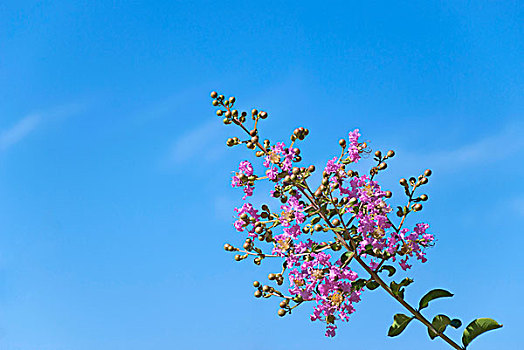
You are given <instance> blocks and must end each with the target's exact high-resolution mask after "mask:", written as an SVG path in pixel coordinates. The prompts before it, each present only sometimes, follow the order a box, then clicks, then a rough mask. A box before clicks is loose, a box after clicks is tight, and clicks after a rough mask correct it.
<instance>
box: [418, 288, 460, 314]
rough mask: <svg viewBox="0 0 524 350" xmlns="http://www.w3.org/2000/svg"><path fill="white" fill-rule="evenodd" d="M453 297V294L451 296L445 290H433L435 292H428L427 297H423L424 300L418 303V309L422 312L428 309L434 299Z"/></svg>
mask: <svg viewBox="0 0 524 350" xmlns="http://www.w3.org/2000/svg"><path fill="white" fill-rule="evenodd" d="M452 296H453V294H451V293H450V292H448V291H447V290H444V289H433V290H431V291H429V292H427V293H426V295H424V296H423V297H422V299H420V302H419V303H418V309H419V311H420V310H422V309H424V308H426V307H428V304H429V302H430V301H431V300H433V299H437V298H445V297H452Z"/></svg>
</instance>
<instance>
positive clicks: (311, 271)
mask: <svg viewBox="0 0 524 350" xmlns="http://www.w3.org/2000/svg"><path fill="white" fill-rule="evenodd" d="M211 97H212V99H213V105H214V106H216V107H218V109H217V111H216V114H217V115H218V116H220V117H223V122H224V124H226V125H229V124H236V125H238V126H239V127H240V128H241V129H242V130H243V131H244V132H245V133H246V134H247V135H248V136H247V139H245V140H241V139H240V138H238V137H233V138H229V139H228V140H227V142H226V144H227V145H228V146H230V147H232V146H237V145H245V146H246V147H247V148H248V149H251V150H254V151H255V156H256V157H258V158H263V164H262V165H263V169H265V170H264V174H263V175H262V176H258V175H256V174H255V169H254V167H253V165H252V164H251V163H250V162H249V161H247V160H244V161H242V162H240V165H239V169H238V172H235V174H234V176H233V178H232V181H231V185H232V186H233V187H241V188H242V189H243V191H244V197H243V199H244V200H245V199H246V198H247V197H250V196H252V195H253V191H254V189H255V182H256V181H259V180H265V181H268V182H270V183H271V185H272V187H273V190H271V191H270V196H271V197H272V198H274V199H279V200H280V202H281V206H280V210H281V212H277V211H272V210H271V209H270V208H269V206H268V205H266V204H264V205H262V206H261V211H260V212H259V210H257V209H255V208H254V207H253V205H252V204H251V203H247V202H246V203H244V204H243V205H242V206H241V207H240V208H235V211H236V213H237V216H238V218H237V220H236V221H235V222H234V227H235V229H236V230H237V231H239V232H245V233H247V236H248V237H247V238H246V239H245V241H244V243H243V246H242V247H243V249H240V248H236V247H234V246H232V245H230V244H225V245H224V249H225V250H226V251H236V252H239V253H243V254H236V255H235V260H237V261H241V260H244V259H246V258H248V257H249V256H253V257H254V260H253V262H254V263H255V264H257V265H260V264H261V262H262V261H263V259H265V258H266V257H273V258H281V259H282V260H283V264H282V271H281V272H279V273H271V274H269V275H268V279H269V280H270V281H275V282H276V284H277V285H278V286H282V285H283V284H284V281H285V280H286V279H287V286H288V292H289V293H290V294H291V295H290V296H289V295H284V294H283V293H282V292H281V291H279V290H278V287H272V286H269V285H262V284H261V283H260V282H258V281H255V282H254V283H253V286H254V287H255V288H256V290H255V297H257V298H260V297H264V298H270V297H277V298H281V299H282V300H281V301H280V303H279V306H280V309H279V310H278V312H277V313H278V315H279V316H285V315H286V314H290V313H291V312H292V310H294V309H295V308H296V307H298V306H299V305H303V304H304V303H305V302H312V303H314V304H315V306H314V307H313V313H312V314H311V320H312V321H322V322H325V323H326V336H330V337H332V336H334V335H335V331H336V329H337V325H336V323H337V322H340V321H348V320H349V315H350V314H351V313H353V312H354V311H355V308H354V304H355V303H358V302H359V301H360V296H361V293H362V292H364V291H365V290H366V289H367V290H374V289H376V288H379V287H380V288H382V289H384V290H385V291H386V292H387V293H388V294H389V295H391V297H393V299H395V300H396V301H397V302H399V304H400V305H402V306H403V307H404V308H405V309H406V310H407V311H408V312H409V314H410V315H411V316H408V315H404V314H396V315H395V316H394V322H393V324H392V325H391V327H390V328H389V331H388V335H389V336H391V337H394V336H397V335H399V334H400V333H402V331H403V330H404V329H405V328H406V327H407V325H408V324H409V323H410V322H411V321H412V320H413V319H417V320H419V321H420V322H421V323H422V324H424V325H425V326H426V328H427V330H428V335H429V337H430V338H431V339H434V338H436V337H439V338H441V339H442V340H444V341H445V342H446V343H447V344H449V345H450V346H451V347H452V348H454V349H465V348H466V347H467V346H468V345H469V343H470V342H471V341H472V340H473V339H474V338H476V337H477V336H478V335H480V334H482V333H484V332H486V331H489V330H492V329H496V328H500V327H502V325H500V324H498V323H497V322H496V321H494V320H492V319H489V318H480V319H476V320H474V321H473V322H471V323H470V324H469V325H468V326H467V327H466V329H465V330H464V332H463V335H462V346H460V345H458V344H457V343H456V342H454V341H453V340H452V339H450V338H449V337H448V336H447V335H445V334H444V331H445V330H446V328H447V326H451V327H453V328H459V327H461V325H462V322H461V321H460V320H458V319H451V318H449V317H448V316H446V315H442V314H440V315H436V316H435V317H434V318H433V321H432V322H430V321H429V320H428V319H426V318H425V317H424V316H423V315H422V313H421V310H422V309H424V308H426V307H427V306H428V303H429V302H430V301H432V300H434V299H437V298H443V297H451V296H453V294H451V293H450V292H448V291H446V290H443V289H434V290H431V291H430V292H428V293H427V294H426V295H424V296H423V297H422V298H421V299H420V301H419V307H418V308H414V307H413V306H411V305H410V304H409V303H407V302H406V301H405V300H404V292H405V288H406V287H407V286H409V285H410V284H411V283H413V280H412V279H410V278H404V279H403V280H402V281H400V282H395V281H393V280H392V281H391V282H390V283H389V285H388V284H387V283H386V282H385V281H384V279H382V278H381V277H380V276H379V273H380V272H382V271H387V272H388V277H392V276H393V275H394V274H395V272H396V268H395V267H394V266H392V265H386V264H385V263H386V262H391V263H398V265H399V267H400V268H401V269H403V270H404V271H406V270H408V269H410V268H411V266H412V265H410V264H408V261H409V260H410V258H413V257H415V258H416V259H418V260H420V261H421V262H422V263H424V262H426V261H427V259H426V256H425V255H426V252H425V250H426V248H428V247H431V246H432V245H433V244H434V236H433V235H432V234H429V233H427V232H426V231H427V229H428V228H429V225H428V224H426V223H417V224H416V225H415V226H414V228H413V229H412V230H410V229H409V228H405V227H403V226H404V224H405V222H406V218H407V216H408V214H409V213H411V212H419V211H421V210H422V204H421V203H419V202H421V201H427V199H428V196H427V195H426V194H422V195H420V196H418V197H415V190H416V189H417V188H419V187H421V186H423V185H425V184H427V183H428V178H429V177H430V176H431V170H429V169H428V170H426V171H425V172H424V173H423V174H421V175H419V176H418V178H415V177H411V178H410V179H409V180H406V179H401V180H400V185H401V186H402V187H403V188H404V192H405V194H406V196H407V204H406V205H405V206H403V207H402V206H398V207H397V208H398V210H397V212H396V214H397V216H398V217H399V218H401V219H400V223H399V224H398V226H395V224H394V223H393V221H392V220H391V218H390V216H389V214H390V213H391V212H392V208H391V207H390V206H389V204H388V203H387V202H386V200H387V199H389V198H391V197H392V192H391V191H383V190H382V189H381V187H380V185H379V184H378V182H376V181H375V180H374V178H375V176H376V175H377V174H378V173H379V172H380V171H383V170H385V169H386V168H387V161H388V160H389V159H390V158H393V157H394V156H395V152H393V151H392V150H390V151H388V152H387V153H386V155H385V156H383V155H382V152H381V151H376V152H375V153H374V160H375V161H376V162H377V163H376V164H377V165H376V166H373V167H372V168H371V169H370V171H369V176H368V175H360V174H359V173H358V172H357V171H354V170H349V169H347V170H346V166H348V165H350V164H355V163H357V162H358V161H359V160H360V159H361V158H362V156H364V155H367V154H369V153H371V151H370V149H369V148H368V146H367V143H366V142H362V143H361V142H359V137H360V133H359V130H358V129H355V130H354V131H351V132H350V133H349V137H348V141H346V140H345V139H341V140H340V141H339V145H340V147H341V148H342V150H341V153H340V156H339V157H334V158H332V159H330V160H329V161H328V162H327V164H326V166H325V167H324V170H323V172H322V180H321V183H320V185H319V186H318V187H310V184H309V183H308V178H309V177H310V176H311V175H312V174H313V173H314V172H315V170H316V168H315V166H314V165H309V166H308V167H299V166H296V164H297V163H299V162H300V161H302V156H301V151H300V149H299V148H298V147H296V146H295V143H296V142H297V141H302V140H304V139H305V138H306V136H307V135H308V134H309V130H308V129H306V128H303V127H299V128H297V129H295V130H294V131H293V133H292V135H291V144H290V146H288V147H286V146H285V144H284V142H277V143H276V144H272V143H271V141H270V140H269V139H265V140H263V141H262V143H261V141H260V140H261V139H260V134H259V129H258V127H259V121H260V120H261V119H266V118H267V117H268V114H267V112H264V111H260V112H259V111H258V110H257V109H253V110H252V111H251V119H252V120H253V121H254V123H253V128H252V129H249V128H248V127H247V126H246V120H247V115H248V114H247V112H241V113H239V111H238V110H236V109H234V104H235V102H236V99H235V98H234V97H230V98H229V99H226V98H225V96H223V95H218V93H216V92H212V93H211ZM312 188H313V189H315V188H316V189H315V190H313V189H312ZM277 229H278V230H279V233H278V234H276V235H274V232H273V230H277ZM280 229H281V231H280ZM326 234H332V235H333V237H334V239H335V240H334V241H329V242H325V241H324V242H317V241H315V240H313V239H312V238H311V237H313V236H314V235H315V236H319V235H326ZM257 239H258V240H259V241H260V242H264V241H265V242H266V243H268V244H270V246H271V252H264V251H263V250H262V249H261V248H260V247H258V246H257V245H256V244H255V241H256V240H257ZM342 248H344V251H343V253H342V254H341V255H340V256H339V257H338V258H335V257H334V255H335V254H334V253H335V252H337V251H340V250H341V249H342ZM330 251H331V252H332V253H330ZM353 261H356V262H357V264H358V265H360V266H361V267H362V268H363V269H364V271H366V272H367V274H368V275H369V278H367V279H364V278H359V276H358V274H357V272H356V271H354V270H353V269H352V267H351V263H352V262H353ZM286 271H287V276H286V277H285V273H286ZM293 303H294V305H291V304H293Z"/></svg>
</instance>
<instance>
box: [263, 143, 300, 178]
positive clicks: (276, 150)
mask: <svg viewBox="0 0 524 350" xmlns="http://www.w3.org/2000/svg"><path fill="white" fill-rule="evenodd" d="M285 147H286V145H285V144H284V142H278V143H277V144H276V145H274V146H272V147H271V150H270V152H269V154H268V155H267V156H265V157H264V166H265V167H266V168H268V170H266V175H267V177H268V178H269V179H270V180H276V179H277V176H278V174H279V173H280V170H279V168H278V167H277V166H276V165H278V166H279V167H280V169H281V170H282V171H285V172H288V173H290V172H291V168H292V167H293V158H294V157H295V153H294V152H293V151H294V150H293V148H289V149H286V148H285Z"/></svg>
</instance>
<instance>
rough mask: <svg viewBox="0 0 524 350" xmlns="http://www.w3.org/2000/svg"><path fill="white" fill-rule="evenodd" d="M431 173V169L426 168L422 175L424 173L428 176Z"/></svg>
mask: <svg viewBox="0 0 524 350" xmlns="http://www.w3.org/2000/svg"><path fill="white" fill-rule="evenodd" d="M432 173H433V172H432V171H431V169H427V170H426V171H424V175H425V176H426V177H430V176H431V174H432Z"/></svg>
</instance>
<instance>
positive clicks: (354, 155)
mask: <svg viewBox="0 0 524 350" xmlns="http://www.w3.org/2000/svg"><path fill="white" fill-rule="evenodd" d="M359 137H360V133H359V130H358V129H355V130H353V131H350V132H349V145H348V156H349V159H350V160H351V161H352V162H353V163H357V162H358V161H359V160H360V153H359V150H358V138H359Z"/></svg>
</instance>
